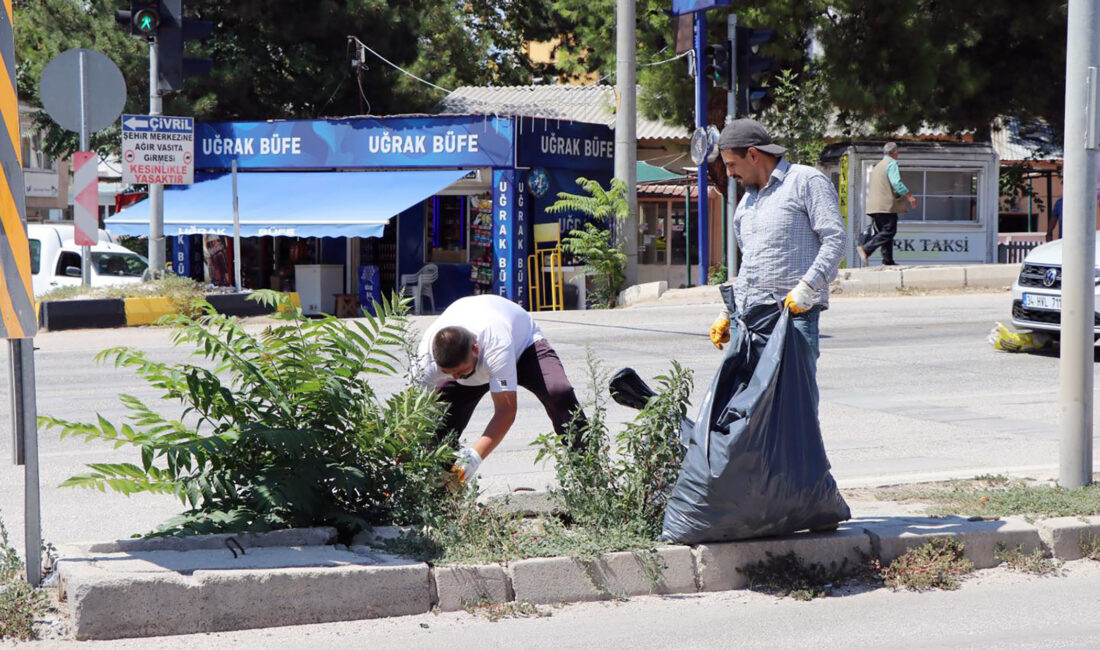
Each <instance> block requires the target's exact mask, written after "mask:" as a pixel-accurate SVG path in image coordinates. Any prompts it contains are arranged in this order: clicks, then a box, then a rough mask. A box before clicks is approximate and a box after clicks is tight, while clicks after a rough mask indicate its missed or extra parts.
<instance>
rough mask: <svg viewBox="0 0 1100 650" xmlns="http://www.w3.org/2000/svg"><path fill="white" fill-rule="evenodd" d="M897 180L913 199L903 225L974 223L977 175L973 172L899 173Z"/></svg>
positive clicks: (929, 171) (917, 171)
mask: <svg viewBox="0 0 1100 650" xmlns="http://www.w3.org/2000/svg"><path fill="white" fill-rule="evenodd" d="M901 180H902V182H903V183H905V186H906V187H908V188H909V191H910V192H912V193H913V196H915V197H917V207H916V209H913V210H910V211H908V212H906V213H905V214H903V215H901V219H902V220H903V221H950V222H966V221H973V222H976V221H977V220H978V172H977V171H975V170H937V169H904V168H903V169H902V170H901Z"/></svg>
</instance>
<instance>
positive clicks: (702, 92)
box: [684, 11, 710, 287]
mask: <svg viewBox="0 0 1100 650" xmlns="http://www.w3.org/2000/svg"><path fill="white" fill-rule="evenodd" d="M706 49H707V14H706V12H704V11H696V12H695V126H696V127H698V128H702V129H705V128H706V127H707V79H706V74H705V73H704V68H705V67H706V63H705V62H704V56H703V53H704V51H705V50H706ZM696 187H697V191H698V192H699V209H698V213H699V214H698V216H699V231H698V242H699V276H698V278H699V286H706V284H707V277H708V271H709V269H708V268H707V266H708V264H707V262H709V257H710V256H709V255H708V253H709V248H708V247H709V245H710V214H709V211H708V210H707V207H708V206H707V161H706V158H705V156H704V159H703V162H702V163H700V164H699V171H698V178H697V179H696ZM688 217H689V215H684V218H685V219H687V218H688ZM684 254H685V255H686V256H687V263H688V281H687V285H688V286H689V287H690V286H691V241H690V240H687V239H686V238H685V241H684Z"/></svg>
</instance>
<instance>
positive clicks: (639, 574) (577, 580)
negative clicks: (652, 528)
mask: <svg viewBox="0 0 1100 650" xmlns="http://www.w3.org/2000/svg"><path fill="white" fill-rule="evenodd" d="M651 558H652V555H651V554H650V553H648V552H646V551H640V552H638V553H631V552H623V553H610V554H607V555H604V556H601V557H600V559H598V560H595V561H591V562H588V561H583V560H579V559H576V558H567V557H556V558H538V559H531V560H520V561H519V562H514V563H512V565H511V566H510V567H509V568H508V573H509V575H510V576H511V579H512V587H513V590H514V592H515V600H516V601H518V602H522V601H528V602H532V603H559V602H584V601H594V600H610V599H613V598H622V597H628V596H642V595H648V594H674V593H693V592H695V591H696V583H695V572H694V566H693V563H692V557H691V550H690V549H689V548H687V547H665V548H661V549H658V551H657V558H655V559H659V561H660V566H659V567H658V566H657V565H654V564H650V562H651V561H652V559H651ZM658 571H659V575H658Z"/></svg>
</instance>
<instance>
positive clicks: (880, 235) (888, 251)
mask: <svg viewBox="0 0 1100 650" xmlns="http://www.w3.org/2000/svg"><path fill="white" fill-rule="evenodd" d="M868 216H870V217H871V218H872V219H874V221H875V234H874V235H873V236H872V237H871V238H870V239H868V240H867V241H866V242H865V243H864V244H863V250H865V251H867V257H870V256H871V254H872V253H874V252H875V251H876V250H878V249H879V248H881V249H882V263H883V264H886V265H892V264H893V263H894V236H895V235H897V234H898V215H896V214H894V213H893V212H878V213H875V214H871V215H868Z"/></svg>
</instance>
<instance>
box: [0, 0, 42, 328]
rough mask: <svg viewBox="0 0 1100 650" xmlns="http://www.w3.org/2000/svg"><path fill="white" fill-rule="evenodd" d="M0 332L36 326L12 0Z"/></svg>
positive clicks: (0, 147)
mask: <svg viewBox="0 0 1100 650" xmlns="http://www.w3.org/2000/svg"><path fill="white" fill-rule="evenodd" d="M0 58H2V59H3V69H2V70H0V72H2V73H4V74H0V115H2V117H3V120H4V127H5V128H4V129H3V132H0V169H2V170H3V175H4V177H3V179H2V180H0V231H2V232H0V336H2V337H3V338H8V339H22V338H29V337H33V336H34V334H35V332H36V331H37V329H38V319H37V317H36V315H35V311H34V293H33V291H32V290H31V254H30V246H29V244H28V242H27V208H26V204H25V202H24V199H23V189H24V188H23V163H22V161H21V160H20V153H19V151H20V139H19V97H18V95H17V94H16V85H15V39H14V30H13V28H12V0H4V11H0Z"/></svg>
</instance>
